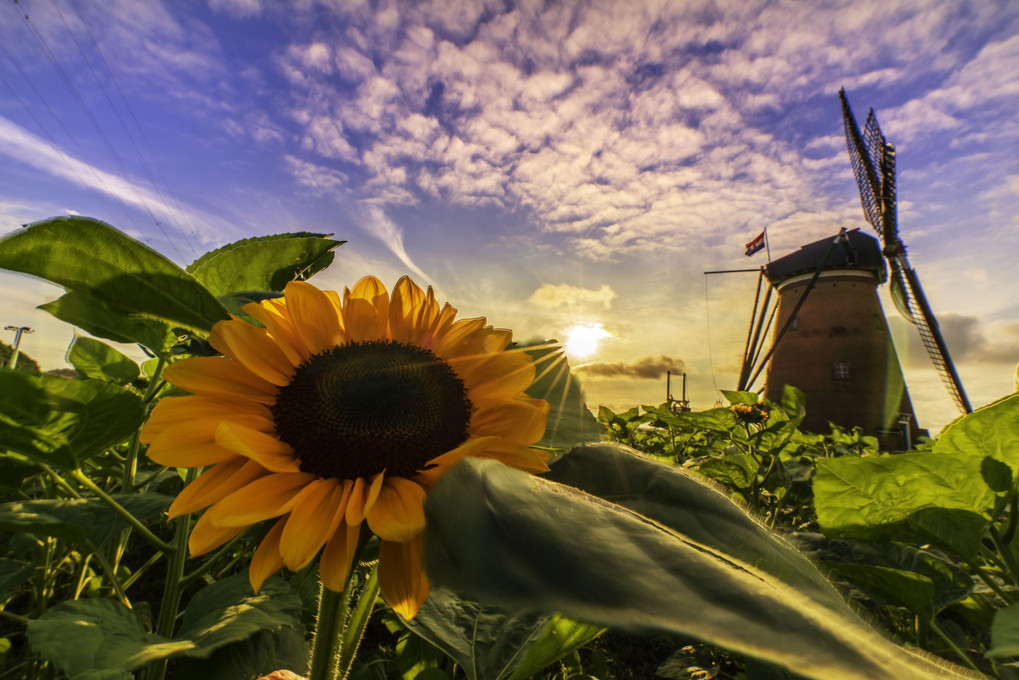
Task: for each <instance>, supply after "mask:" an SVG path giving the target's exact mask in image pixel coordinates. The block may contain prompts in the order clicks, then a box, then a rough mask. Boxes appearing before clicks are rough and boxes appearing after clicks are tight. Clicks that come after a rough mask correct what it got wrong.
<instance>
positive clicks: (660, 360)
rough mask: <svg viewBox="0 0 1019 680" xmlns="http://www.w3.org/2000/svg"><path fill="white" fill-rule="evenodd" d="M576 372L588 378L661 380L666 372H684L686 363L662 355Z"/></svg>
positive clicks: (595, 365) (586, 366) (584, 367)
mask: <svg viewBox="0 0 1019 680" xmlns="http://www.w3.org/2000/svg"><path fill="white" fill-rule="evenodd" d="M574 370H576V371H583V374H584V377H587V378H633V379H635V380H659V379H661V378H664V377H665V372H666V371H672V372H674V373H676V372H683V371H685V370H686V363H685V362H684V361H683V360H682V359H680V358H679V357H670V356H667V355H665V354H660V355H658V356H656V357H644V358H642V359H637V360H636V361H634V362H631V363H624V362H621V361H619V362H615V363H590V364H583V365H581V366H577V367H576V368H575V369H574Z"/></svg>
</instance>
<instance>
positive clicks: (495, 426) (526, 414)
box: [470, 399, 549, 444]
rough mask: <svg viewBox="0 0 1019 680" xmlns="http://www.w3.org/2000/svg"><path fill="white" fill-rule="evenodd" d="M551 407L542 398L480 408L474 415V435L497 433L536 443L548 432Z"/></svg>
mask: <svg viewBox="0 0 1019 680" xmlns="http://www.w3.org/2000/svg"><path fill="white" fill-rule="evenodd" d="M548 410H549V407H548V402H546V401H544V400H543V399H514V400H512V401H504V402H501V403H498V404H496V405H494V406H489V407H487V408H483V409H479V410H478V412H477V413H475V414H473V415H472V416H471V425H470V428H471V435H473V436H478V437H481V436H485V435H498V436H500V437H506V438H507V439H510V440H512V441H515V442H520V443H521V444H533V443H534V442H536V441H539V440H540V439H541V438H542V436H543V435H544V434H545V425H546V422H547V421H548Z"/></svg>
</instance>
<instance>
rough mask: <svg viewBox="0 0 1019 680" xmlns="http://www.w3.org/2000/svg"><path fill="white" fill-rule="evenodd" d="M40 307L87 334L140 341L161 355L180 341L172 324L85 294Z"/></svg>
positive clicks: (126, 341)
mask: <svg viewBox="0 0 1019 680" xmlns="http://www.w3.org/2000/svg"><path fill="white" fill-rule="evenodd" d="M39 309H41V310H43V311H46V312H49V313H50V314H52V315H53V316H55V317H57V318H58V319H60V320H61V321H66V322H67V323H69V324H71V325H72V326H77V327H78V328H80V329H82V330H83V331H85V332H86V333H91V334H92V335H95V336H97V337H100V338H106V339H107V340H113V341H114V342H123V343H131V342H136V343H138V344H139V345H144V346H145V347H148V348H149V349H150V350H152V352H153V353H154V354H158V355H165V354H166V353H167V351H168V350H169V349H170V348H171V347H173V345H175V344H176V343H177V334H176V333H175V332H174V331H173V326H172V324H169V323H166V322H164V321H157V320H156V319H150V318H146V317H143V316H138V315H132V314H130V313H128V312H125V311H118V310H117V309H116V308H114V307H113V306H112V305H109V304H105V303H103V302H100V301H99V300H96V299H94V298H92V297H89V296H88V295H86V294H85V293H79V292H76V291H71V292H69V293H65V294H64V295H62V296H60V297H59V298H57V299H56V300H53V301H51V302H47V303H45V304H42V305H39Z"/></svg>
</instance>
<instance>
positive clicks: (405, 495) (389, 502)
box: [367, 477, 425, 543]
mask: <svg viewBox="0 0 1019 680" xmlns="http://www.w3.org/2000/svg"><path fill="white" fill-rule="evenodd" d="M424 502H425V490H424V489H422V488H421V487H420V486H419V485H418V484H415V483H414V482H412V481H410V480H409V479H404V478H403V477H390V478H388V479H386V483H385V484H383V485H382V491H381V492H380V493H379V498H378V500H377V501H376V502H375V504H374V505H373V506H372V509H371V511H369V512H368V517H367V520H368V527H369V528H370V529H371V530H372V531H373V532H375V535H376V536H378V537H379V538H381V539H382V540H385V541H397V542H399V543H404V542H406V541H409V540H410V539H412V538H413V537H414V536H416V535H417V534H419V533H420V532H421V530H422V529H424V528H425V506H424Z"/></svg>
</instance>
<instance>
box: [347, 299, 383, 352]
mask: <svg viewBox="0 0 1019 680" xmlns="http://www.w3.org/2000/svg"><path fill="white" fill-rule="evenodd" d="M388 322H389V318H388V317H381V316H379V313H378V310H376V309H375V305H373V304H372V303H371V302H370V301H368V300H365V299H363V298H355V297H351V298H349V299H348V300H347V302H346V304H345V305H344V306H343V323H344V324H345V326H346V329H347V334H348V335H349V336H350V340H351V342H371V341H372V340H381V339H382V338H383V337H384V336H385V333H386V325H387V324H388Z"/></svg>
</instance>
